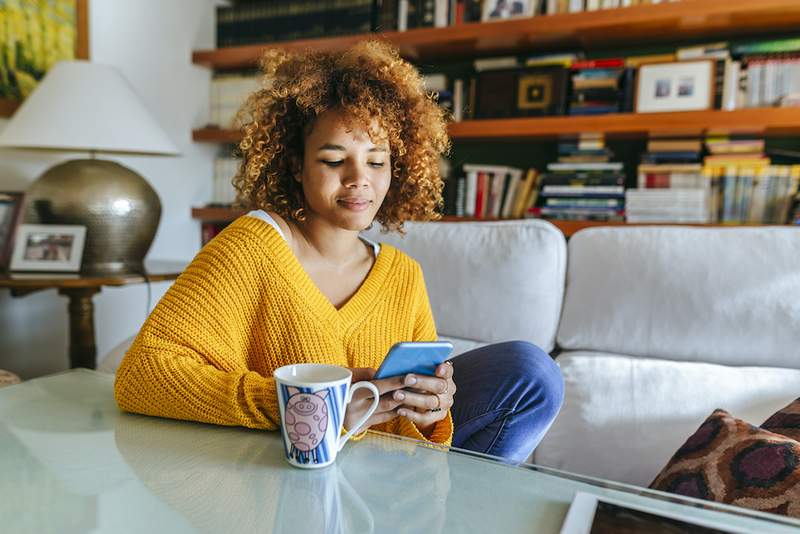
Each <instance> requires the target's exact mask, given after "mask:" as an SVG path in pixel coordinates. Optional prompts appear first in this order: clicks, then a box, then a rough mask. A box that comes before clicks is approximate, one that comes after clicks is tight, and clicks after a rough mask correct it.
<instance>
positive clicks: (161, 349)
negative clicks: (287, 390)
mask: <svg viewBox="0 0 800 534" xmlns="http://www.w3.org/2000/svg"><path fill="white" fill-rule="evenodd" d="M229 241H230V240H229ZM233 245H234V244H231V243H226V240H225V239H221V240H216V239H215V242H212V243H210V244H209V245H207V246H206V247H204V248H203V250H201V251H200V253H199V254H198V255H197V257H196V258H195V259H194V260H193V261H192V263H191V265H189V267H188V268H187V269H186V271H185V272H184V273H183V274H181V276H180V277H179V278H178V280H176V282H175V283H174V284H173V285H172V287H171V288H170V289H169V290H168V291H167V293H166V294H165V295H164V297H163V298H162V299H161V300H160V301H159V303H158V305H157V306H156V308H155V309H154V310H153V312H152V313H151V314H150V317H149V318H148V319H147V321H146V322H145V324H144V326H143V327H142V329H141V331H140V332H139V335H138V336H137V338H136V340H135V341H134V343H133V345H132V346H131V348H130V350H129V351H128V353H127V354H126V355H125V358H124V359H123V361H122V363H121V365H120V368H119V370H118V371H117V376H116V382H115V386H114V395H115V398H116V401H117V404H118V406H119V407H120V408H121V409H123V410H126V411H130V412H135V413H141V414H145V415H155V416H160V417H169V418H173V419H188V420H193V421H200V422H204V423H213V424H218V425H228V426H246V427H250V428H264V429H276V428H278V426H279V416H278V401H277V392H276V390H275V381H274V379H273V378H272V377H264V376H262V375H260V374H259V373H257V372H254V371H250V370H249V369H248V368H247V364H246V357H245V356H246V355H245V349H244V347H245V336H246V332H243V331H242V328H241V327H239V326H237V325H241V324H248V323H247V322H246V321H244V320H243V317H245V316H247V314H248V313H252V311H250V312H248V310H253V309H255V306H254V304H253V303H254V302H255V299H256V298H257V295H256V293H255V292H256V288H254V287H252V284H247V283H244V282H243V281H244V280H248V279H252V278H251V277H249V276H242V275H243V274H246V273H243V271H242V270H243V269H244V270H247V269H255V266H253V263H254V260H253V259H252V257H249V256H248V254H247V250H246V247H237V246H233ZM238 249H244V250H238Z"/></svg>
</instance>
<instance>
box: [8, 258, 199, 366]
mask: <svg viewBox="0 0 800 534" xmlns="http://www.w3.org/2000/svg"><path fill="white" fill-rule="evenodd" d="M185 268H186V263H181V262H168V261H147V262H145V269H146V270H147V279H149V280H150V281H151V282H162V281H165V280H175V279H176V278H178V275H180V274H181V273H182V272H183V270H184V269H185ZM146 281H147V280H146V279H145V277H144V276H143V275H142V274H141V273H120V274H104V275H93V274H58V273H35V274H33V273H9V272H0V288H4V287H7V288H9V289H10V290H11V296H12V297H24V296H25V295H29V294H30V293H35V292H36V291H41V290H43V289H57V290H58V293H59V295H64V296H65V297H67V298H68V299H69V305H68V307H67V309H68V311H69V364H70V367H71V368H73V369H74V368H76V367H86V368H88V369H94V368H95V367H96V365H97V347H96V346H95V335H94V302H92V297H94V295H95V294H97V293H99V292H100V291H101V289H102V288H103V286H114V287H118V286H125V285H130V284H142V283H145V282H146Z"/></svg>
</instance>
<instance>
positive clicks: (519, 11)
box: [481, 0, 538, 22]
mask: <svg viewBox="0 0 800 534" xmlns="http://www.w3.org/2000/svg"><path fill="white" fill-rule="evenodd" d="M537 2H538V0H484V2H483V14H482V15H481V21H483V22H489V21H493V20H507V19H516V18H523V17H532V16H533V15H534V12H535V8H536V4H537Z"/></svg>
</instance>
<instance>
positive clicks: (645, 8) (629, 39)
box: [192, 0, 800, 69]
mask: <svg viewBox="0 0 800 534" xmlns="http://www.w3.org/2000/svg"><path fill="white" fill-rule="evenodd" d="M798 26H800V2H798V1H797V0H682V1H680V2H676V3H667V4H654V5H642V6H634V7H628V8H620V9H608V10H602V11H592V12H588V13H572V14H559V15H548V16H539V17H533V18H525V19H517V20H508V21H500V22H489V23H474V24H462V25H458V26H451V27H448V28H421V29H414V30H409V31H406V32H386V33H380V34H374V33H369V34H361V35H350V36H344V37H328V38H319V39H306V40H300V41H286V42H276V43H269V44H255V45H247V46H236V47H229V48H222V49H219V50H200V51H196V52H194V53H193V54H192V61H193V62H194V63H197V64H201V65H206V66H209V67H213V68H217V69H233V68H243V67H254V66H256V65H257V64H258V61H259V59H260V58H261V55H262V54H263V53H264V50H266V49H267V48H280V49H284V50H289V51H299V50H304V49H308V48H311V49H316V50H343V49H345V48H347V47H349V46H351V45H353V44H354V43H356V42H358V41H360V40H363V39H369V38H375V37H379V38H381V39H385V40H387V41H389V42H390V43H392V44H394V45H395V46H397V47H398V48H399V50H400V53H401V54H402V55H403V56H404V57H406V58H408V59H411V60H412V61H420V60H425V61H427V60H431V59H444V58H465V57H470V58H471V57H479V56H488V55H497V54H508V53H521V52H525V51H534V50H535V51H537V52H538V51H549V50H557V49H573V48H584V49H588V48H602V47H606V46H614V45H626V46H631V45H641V44H655V43H665V42H670V43H674V42H680V41H688V40H693V39H708V40H713V39H721V38H729V37H737V38H738V37H745V36H752V35H759V34H764V33H772V34H776V33H780V32H787V33H788V32H796V31H797V28H798Z"/></svg>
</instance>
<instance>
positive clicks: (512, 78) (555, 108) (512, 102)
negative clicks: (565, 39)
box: [475, 66, 569, 119]
mask: <svg viewBox="0 0 800 534" xmlns="http://www.w3.org/2000/svg"><path fill="white" fill-rule="evenodd" d="M568 82H569V74H568V72H567V69H566V68H564V67H562V66H548V67H520V68H513V69H496V70H486V71H482V72H479V73H478V80H477V91H476V99H475V118H476V119H501V118H511V117H541V116H548V115H564V114H566V110H567V101H568V100H567V91H568V87H567V84H568Z"/></svg>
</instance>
